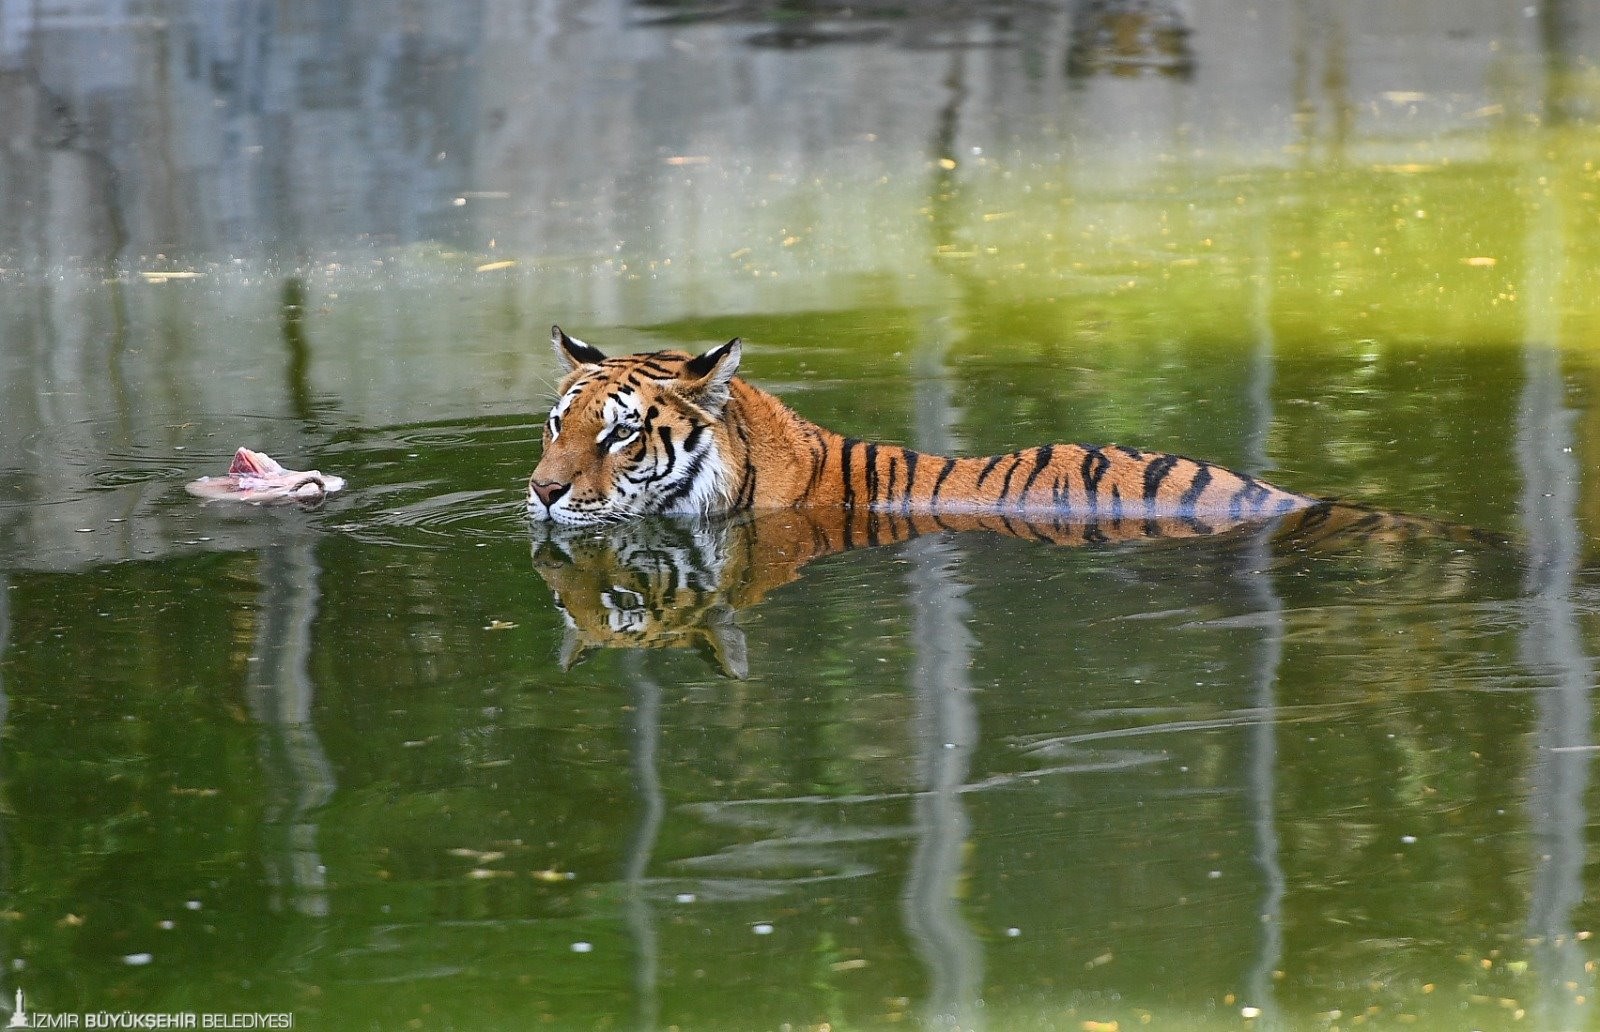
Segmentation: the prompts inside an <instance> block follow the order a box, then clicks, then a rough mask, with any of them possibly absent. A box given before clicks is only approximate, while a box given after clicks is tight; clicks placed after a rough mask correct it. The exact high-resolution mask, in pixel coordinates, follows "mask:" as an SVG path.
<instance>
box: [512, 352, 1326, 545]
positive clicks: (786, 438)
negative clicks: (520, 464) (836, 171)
mask: <svg viewBox="0 0 1600 1032" xmlns="http://www.w3.org/2000/svg"><path fill="white" fill-rule="evenodd" d="M551 339H552V344H553V346H554V348H555V352H556V355H557V357H558V358H559V359H560V361H561V363H562V365H563V367H564V368H565V369H566V370H567V373H566V376H565V377H564V378H563V380H562V381H561V384H560V396H559V397H558V399H557V400H556V403H555V405H554V407H553V408H552V409H551V412H550V416H549V418H548V420H547V421H546V424H545V428H544V451H543V454H542V455H541V457H540V459H539V462H538V465H537V466H536V467H535V468H534V471H533V474H532V476H531V477H530V478H529V482H528V512H529V515H530V517H531V518H533V519H534V520H537V521H548V522H553V523H560V524H566V525H569V526H592V525H603V524H610V523H616V522H619V521H622V520H627V519H632V518H635V517H638V516H646V515H651V514H660V513H686V514H694V515H703V516H714V515H725V514H728V513H736V512H749V511H763V510H771V509H793V508H805V507H829V508H842V509H845V510H850V511H855V510H861V511H864V512H869V513H877V514H880V515H879V517H878V519H879V522H882V521H883V520H885V519H887V520H894V519H905V520H910V519H913V518H916V517H926V518H927V519H931V520H933V521H934V522H936V523H937V522H938V521H940V520H943V519H947V518H952V517H955V516H973V515H993V516H996V517H1000V518H1006V517H1011V516H1017V517H1028V518H1037V517H1044V516H1055V517H1064V518H1069V519H1071V520H1072V521H1073V522H1074V523H1075V524H1077V523H1083V522H1085V521H1087V523H1088V524H1089V525H1090V526H1091V528H1093V527H1098V526H1099V525H1101V524H1102V523H1103V524H1106V525H1121V524H1123V523H1124V522H1137V521H1143V520H1179V521H1195V522H1196V524H1197V525H1198V526H1203V527H1206V528H1221V527H1225V526H1228V525H1232V524H1239V523H1246V522H1259V521H1263V520H1269V519H1273V518H1275V517H1280V516H1283V515H1285V514H1288V513H1292V512H1296V511H1299V510H1302V509H1306V508H1308V507H1311V506H1313V505H1315V504H1317V499H1314V498H1311V497H1308V496H1305V495H1300V494H1296V493H1294V492H1291V491H1286V490H1283V489H1282V488H1279V487H1276V486H1274V485H1272V484H1268V483H1266V482H1265V481H1262V480H1258V479H1256V478H1254V477H1252V476H1249V475H1248V474H1244V473H1239V472H1236V471H1234V470H1231V469H1227V468H1225V467H1222V466H1218V465H1216V464H1214V463H1210V462H1205V461H1203V460H1198V459H1190V458H1185V457H1183V456H1179V455H1169V454H1165V453H1162V452H1151V451H1141V450H1139V449H1136V448H1129V447H1122V446H1096V445H1083V444H1047V445H1043V446H1040V447H1034V448H1026V449H1023V450H1020V451H1014V452H1010V453H1007V454H1004V455H993V456H981V457H971V458H960V457H947V456H937V455H927V454H923V453H919V452H916V451H913V450H912V449H909V448H905V447H902V446H900V445H895V444H879V443H873V442H868V441H862V440H857V439H855V438H850V437H846V436H844V435H842V434H839V433H836V432H834V431H832V430H827V429H824V428H823V427H820V426H818V425H816V424H815V423H812V422H810V421H809V420H806V419H804V418H802V417H801V416H799V415H797V414H796V413H795V412H793V411H792V410H791V409H789V408H788V406H786V405H784V404H783V403H782V402H781V401H779V400H778V399H777V398H776V397H774V396H773V395H771V394H768V393H767V392H766V391H763V390H761V389H760V388H757V387H754V386H752V385H751V384H749V383H747V382H745V381H744V380H742V379H739V378H738V377H737V376H736V375H735V373H736V372H737V370H738V368H739V361H740V356H741V343H740V341H739V339H738V338H734V339H733V340H730V341H729V342H728V343H726V344H724V345H722V346H721V347H718V348H714V349H712V350H711V351H708V352H705V353H704V354H701V355H698V356H690V355H688V354H685V353H683V352H680V351H656V352H649V353H645V354H636V355H624V356H621V357H617V358H608V357H606V355H605V354H604V353H603V352H601V351H600V350H599V349H597V348H595V347H593V346H591V345H588V344H585V343H583V342H582V341H578V340H575V339H573V338H571V337H569V336H568V335H567V334H565V333H564V332H562V330H561V328H560V327H553V328H552V333H551ZM867 523H868V524H869V528H867V529H870V525H871V523H872V520H868V521H867Z"/></svg>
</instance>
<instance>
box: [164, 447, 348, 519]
mask: <svg viewBox="0 0 1600 1032" xmlns="http://www.w3.org/2000/svg"><path fill="white" fill-rule="evenodd" d="M343 487H344V478H343V477H335V476H330V475H328V474H325V473H323V472H321V471H320V470H315V469H308V470H305V471H301V470H297V469H284V468H283V467H282V466H280V465H278V462H277V460H276V459H274V458H273V457H272V456H270V455H267V454H266V453H264V452H258V451H251V450H250V449H249V448H240V449H239V450H238V451H236V452H234V453H233V464H232V465H230V466H229V467H228V475H227V476H225V477H201V478H200V479H199V480H194V481H191V482H189V483H188V484H185V485H184V489H185V490H186V491H188V492H189V493H190V494H192V495H196V496H198V497H200V498H206V499H226V500H231V501H235V502H249V503H251V504H252V505H274V504H277V503H281V502H292V503H294V504H296V505H307V506H314V505H320V504H322V500H323V499H324V498H326V497H327V496H328V495H330V494H332V493H333V492H335V491H338V490H341V489H342V488H343Z"/></svg>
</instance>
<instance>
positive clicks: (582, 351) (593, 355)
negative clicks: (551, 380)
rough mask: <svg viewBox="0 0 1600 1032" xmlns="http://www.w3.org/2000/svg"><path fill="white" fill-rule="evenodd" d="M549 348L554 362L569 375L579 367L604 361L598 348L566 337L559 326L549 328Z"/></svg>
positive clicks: (603, 356)
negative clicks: (553, 352)
mask: <svg viewBox="0 0 1600 1032" xmlns="http://www.w3.org/2000/svg"><path fill="white" fill-rule="evenodd" d="M550 346H551V347H552V348H554V349H555V352H556V361H558V362H560V363H561V367H562V368H563V369H565V370H566V371H567V372H569V373H571V372H576V371H577V369H578V367H579V366H586V365H599V364H600V363H601V362H604V361H605V360H606V356H605V355H604V354H603V353H602V352H601V350H600V349H599V348H596V347H591V346H590V345H588V344H585V343H584V342H583V341H581V340H575V339H573V338H572V337H569V336H567V335H566V333H564V332H562V329H561V327H559V326H552V327H550Z"/></svg>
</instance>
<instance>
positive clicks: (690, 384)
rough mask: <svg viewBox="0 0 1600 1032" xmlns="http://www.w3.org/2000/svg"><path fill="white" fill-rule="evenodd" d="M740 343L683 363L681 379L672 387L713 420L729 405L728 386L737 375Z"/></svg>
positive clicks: (739, 341) (736, 338)
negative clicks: (710, 415) (711, 416)
mask: <svg viewBox="0 0 1600 1032" xmlns="http://www.w3.org/2000/svg"><path fill="white" fill-rule="evenodd" d="M743 343H744V342H743V341H741V340H740V339H739V338H738V337H735V338H733V339H732V340H730V341H728V343H726V344H724V345H722V346H721V347H720V348H712V349H711V350H710V351H707V352H706V353H705V354H703V355H696V356H695V357H694V358H691V359H689V361H687V362H685V363H684V364H683V376H682V377H681V378H680V379H679V380H678V382H677V384H675V386H676V387H677V389H678V393H680V394H682V395H683V396H684V397H685V398H687V399H688V400H689V401H691V402H693V403H694V404H696V405H699V406H700V407H701V408H703V409H705V410H706V411H708V412H710V413H711V414H712V415H713V416H720V415H722V409H723V406H725V405H727V404H728V392H729V387H728V384H729V383H730V382H731V381H732V380H733V374H734V373H736V372H738V371H739V353H740V349H741V347H742V346H743Z"/></svg>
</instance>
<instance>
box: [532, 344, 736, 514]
mask: <svg viewBox="0 0 1600 1032" xmlns="http://www.w3.org/2000/svg"><path fill="white" fill-rule="evenodd" d="M550 339H551V344H552V345H553V346H554V348H555V352H556V358H557V359H558V360H559V361H560V362H561V365H562V368H564V369H565V370H566V376H565V377H564V378H563V379H562V381H561V384H560V387H559V390H560V397H558V398H557V399H556V403H555V407H554V408H552V409H551V410H550V418H549V419H548V420H547V421H546V422H545V426H544V452H543V454H542V456H541V457H540V459H539V464H538V465H537V466H536V467H535V468H534V470H533V475H532V476H531V477H529V479H528V515H529V517H530V518H532V519H534V520H537V521H541V522H551V523H561V524H566V525H568V526H594V525H600V524H609V523H617V522H619V521H621V520H625V519H631V518H633V517H635V516H644V515H648V514H651V513H709V512H717V511H721V510H723V509H725V508H727V503H728V476H727V473H726V470H725V466H724V463H723V460H722V457H721V455H720V453H719V449H718V438H719V436H720V435H721V432H722V429H721V417H722V412H723V409H724V408H725V407H726V406H727V404H728V398H729V395H730V393H731V390H732V388H731V384H732V382H733V374H734V373H735V371H737V370H738V368H739V349H740V342H739V339H738V338H737V337H735V338H734V339H733V340H730V341H728V343H726V344H724V345H722V346H721V347H719V348H715V349H713V350H711V351H708V352H706V353H705V354H703V355H699V356H695V357H691V356H689V355H686V354H684V353H683V352H681V351H656V352H651V353H649V354H642V355H624V356H622V357H620V358H607V357H606V356H605V355H604V354H602V353H601V352H600V350H599V349H598V348H594V347H591V346H590V345H588V344H585V343H583V342H582V341H580V340H574V339H573V338H571V337H569V336H567V335H566V334H565V333H563V332H562V331H561V327H559V326H555V327H551V338H550Z"/></svg>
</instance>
